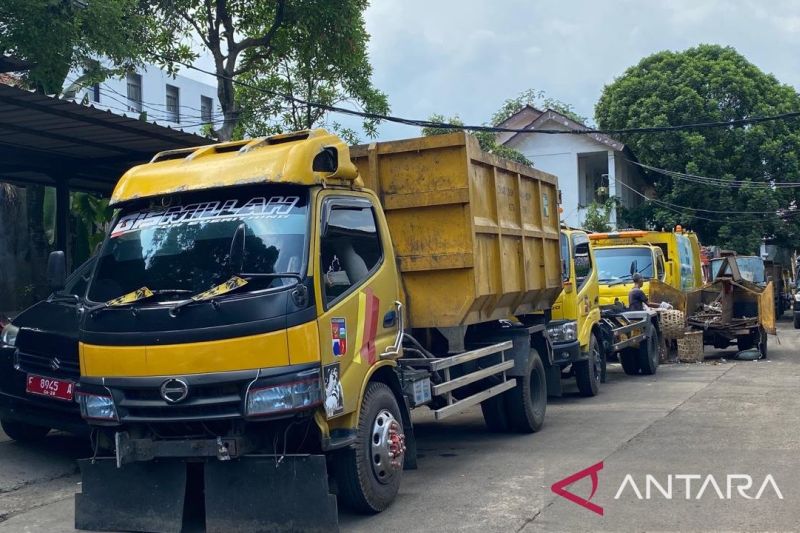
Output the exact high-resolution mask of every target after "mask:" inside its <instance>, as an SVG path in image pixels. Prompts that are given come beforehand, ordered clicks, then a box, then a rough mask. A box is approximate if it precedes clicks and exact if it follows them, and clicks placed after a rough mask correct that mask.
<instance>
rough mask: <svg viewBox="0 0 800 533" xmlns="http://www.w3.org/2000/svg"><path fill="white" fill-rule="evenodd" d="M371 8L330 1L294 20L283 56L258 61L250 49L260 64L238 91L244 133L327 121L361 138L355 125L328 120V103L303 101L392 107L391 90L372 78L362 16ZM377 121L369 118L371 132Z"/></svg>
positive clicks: (381, 109)
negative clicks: (385, 90)
mask: <svg viewBox="0 0 800 533" xmlns="http://www.w3.org/2000/svg"><path fill="white" fill-rule="evenodd" d="M365 8H366V1H350V2H341V3H336V4H330V5H328V4H326V8H325V9H322V10H320V9H317V10H315V11H313V12H311V13H309V14H308V16H304V17H302V18H299V19H298V20H296V21H295V22H294V24H293V25H292V27H291V29H290V30H288V32H289V33H290V36H289V40H290V41H291V43H293V44H292V46H291V47H290V49H289V50H287V51H286V53H285V54H283V55H282V56H281V57H278V58H276V59H275V60H274V61H267V62H258V61H254V60H252V61H251V58H252V57H253V55H254V53H255V52H250V53H247V54H245V59H244V61H245V62H252V64H253V65H254V67H253V69H252V70H251V71H250V72H247V73H246V74H244V75H243V76H242V81H244V82H245V83H246V85H243V86H241V87H238V88H237V94H236V99H237V102H238V106H239V108H240V109H241V110H242V112H241V113H240V121H241V123H240V130H241V131H242V133H243V134H244V135H247V136H260V135H269V134H272V133H278V132H281V131H286V130H301V129H310V128H313V127H316V126H325V127H330V128H332V129H334V130H335V131H337V132H338V133H339V134H340V135H342V136H343V137H344V138H345V139H346V140H347V141H348V142H350V143H352V144H355V143H356V142H358V138H357V136H356V134H355V132H354V131H353V130H351V129H347V128H344V127H343V126H341V125H340V124H339V123H337V122H333V121H328V120H327V117H326V115H327V112H326V110H325V109H322V108H320V107H317V106H311V105H309V104H307V103H303V102H316V103H320V104H323V105H326V106H338V105H340V104H344V103H347V104H351V105H355V106H356V107H358V108H359V109H361V110H363V111H367V112H370V113H377V114H387V113H388V112H389V104H388V99H387V97H386V95H385V94H384V93H382V92H381V91H379V90H377V89H376V88H375V87H373V85H372V82H371V78H372V66H371V65H370V62H369V57H368V55H367V43H368V42H369V34H368V33H367V31H366V28H365V25H364V19H363V16H362V13H363V11H364V9H365ZM276 95H288V96H290V97H291V98H289V99H286V98H282V97H280V96H276ZM376 126H377V121H376V120H373V119H365V120H364V121H363V128H364V131H365V132H366V133H367V135H369V136H370V137H374V136H375V135H377V129H376Z"/></svg>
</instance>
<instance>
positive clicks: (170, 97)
mask: <svg viewBox="0 0 800 533" xmlns="http://www.w3.org/2000/svg"><path fill="white" fill-rule="evenodd" d="M167 118H168V119H169V120H170V121H171V122H175V123H180V121H181V113H180V92H179V91H178V88H177V87H174V86H172V85H167Z"/></svg>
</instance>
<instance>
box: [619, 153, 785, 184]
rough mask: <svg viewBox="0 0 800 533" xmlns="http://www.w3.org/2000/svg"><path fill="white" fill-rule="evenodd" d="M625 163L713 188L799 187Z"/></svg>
mask: <svg viewBox="0 0 800 533" xmlns="http://www.w3.org/2000/svg"><path fill="white" fill-rule="evenodd" d="M626 161H628V162H629V163H633V164H634V165H637V166H640V167H642V168H644V169H647V170H650V171H653V172H656V173H658V174H663V175H665V176H669V177H672V178H676V179H680V180H684V181H689V182H692V183H699V184H701V185H708V186H714V187H720V186H728V187H733V188H740V187H751V188H757V189H789V188H795V187H800V182H779V181H772V182H769V183H767V182H763V181H749V180H726V179H724V178H712V177H708V176H699V175H697V174H687V173H684V172H678V171H675V170H666V169H663V168H658V167H654V166H651V165H645V164H644V163H639V162H638V161H632V160H630V159H627V160H626Z"/></svg>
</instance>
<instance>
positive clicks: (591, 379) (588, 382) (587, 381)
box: [575, 334, 603, 396]
mask: <svg viewBox="0 0 800 533" xmlns="http://www.w3.org/2000/svg"><path fill="white" fill-rule="evenodd" d="M602 378H603V354H602V353H601V350H600V342H599V341H598V340H597V337H595V336H594V334H592V336H591V338H590V340H589V358H588V359H587V360H586V361H580V362H578V363H576V364H575V382H576V383H577V384H578V391H579V392H580V393H581V396H596V395H597V391H598V389H599V388H600V381H601V380H602Z"/></svg>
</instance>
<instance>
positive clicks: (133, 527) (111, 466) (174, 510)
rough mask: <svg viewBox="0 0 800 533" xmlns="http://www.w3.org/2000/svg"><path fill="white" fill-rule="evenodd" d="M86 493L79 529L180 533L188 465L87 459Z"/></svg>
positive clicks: (79, 507) (80, 497) (78, 512)
mask: <svg viewBox="0 0 800 533" xmlns="http://www.w3.org/2000/svg"><path fill="white" fill-rule="evenodd" d="M78 465H79V467H80V470H81V481H82V484H81V490H82V492H81V493H78V494H76V495H75V529H88V530H91V531H161V532H164V533H172V532H175V533H178V532H180V531H181V527H182V524H183V502H184V497H185V492H186V464H185V463H183V462H181V461H164V462H161V461H151V462H146V463H131V464H127V465H124V466H123V467H122V468H117V463H116V460H115V459H114V458H106V459H96V460H95V461H94V462H93V461H92V460H91V459H81V460H79V461H78Z"/></svg>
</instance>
